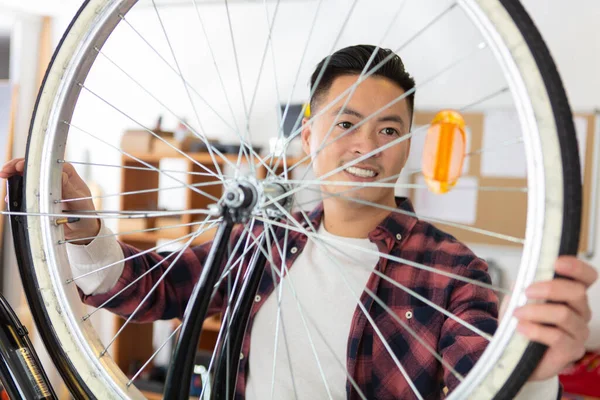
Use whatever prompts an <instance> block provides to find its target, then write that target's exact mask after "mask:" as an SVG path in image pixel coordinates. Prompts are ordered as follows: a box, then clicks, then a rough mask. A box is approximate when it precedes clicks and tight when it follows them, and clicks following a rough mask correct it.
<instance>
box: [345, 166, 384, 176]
mask: <svg viewBox="0 0 600 400" xmlns="http://www.w3.org/2000/svg"><path fill="white" fill-rule="evenodd" d="M346 171H348V172H349V173H351V174H352V175H356V176H360V177H361V178H372V177H374V176H375V175H377V174H376V173H375V172H373V171H371V170H368V169H362V168H357V167H348V168H346Z"/></svg>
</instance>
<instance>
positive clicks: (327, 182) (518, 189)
mask: <svg viewBox="0 0 600 400" xmlns="http://www.w3.org/2000/svg"><path fill="white" fill-rule="evenodd" d="M286 183H292V184H302V185H318V186H321V185H326V186H358V187H361V188H372V187H383V188H401V189H427V188H428V186H427V185H425V184H418V183H385V182H352V181H330V180H324V181H314V180H293V179H292V180H289V179H288V180H286ZM452 190H480V191H485V192H527V188H526V187H500V186H479V185H471V186H460V185H457V186H454V187H453V188H452Z"/></svg>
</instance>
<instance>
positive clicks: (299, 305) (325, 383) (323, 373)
mask: <svg viewBox="0 0 600 400" xmlns="http://www.w3.org/2000/svg"><path fill="white" fill-rule="evenodd" d="M256 219H257V220H258V219H259V218H256ZM267 222H268V221H267ZM260 251H261V252H262V253H263V255H265V257H266V258H267V261H268V262H269V263H271V265H273V264H274V261H273V259H272V258H270V257H269V254H267V252H265V251H264V250H263V249H260ZM275 271H276V270H275ZM277 272H278V271H277ZM287 272H288V271H287V267H286V275H287V276H288V282H289V284H290V287H291V289H292V294H293V295H294V299H295V300H296V306H297V307H298V311H299V314H300V319H301V320H302V325H303V327H304V330H305V331H306V334H307V338H308V341H309V343H310V347H311V351H312V353H313V355H314V357H315V360H316V362H317V368H318V370H319V374H320V375H321V379H322V381H323V385H324V386H325V390H326V391H327V395H328V396H329V398H330V399H332V396H331V391H330V389H329V385H328V384H327V379H326V378H325V372H324V370H323V366H322V365H321V361H320V360H319V356H318V354H317V351H316V347H315V344H314V341H313V339H312V335H311V334H310V330H309V329H308V324H307V321H306V317H305V315H304V312H303V311H302V306H301V304H300V302H299V301H298V299H297V296H296V293H295V291H294V289H293V283H292V281H291V278H290V277H289V274H288V273H287ZM281 279H283V277H281Z"/></svg>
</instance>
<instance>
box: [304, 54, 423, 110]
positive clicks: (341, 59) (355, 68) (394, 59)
mask: <svg viewBox="0 0 600 400" xmlns="http://www.w3.org/2000/svg"><path fill="white" fill-rule="evenodd" d="M375 50H377V53H376V55H375V57H374V58H373V60H372V61H371V64H370V65H369V68H368V70H367V72H369V71H371V70H372V69H373V68H374V67H376V66H378V65H379V64H380V63H382V62H383V61H384V60H385V59H386V58H387V57H389V59H388V60H386V61H385V63H384V64H383V65H382V66H380V67H379V68H378V69H377V71H375V72H374V73H373V75H372V76H380V77H384V78H387V79H389V80H391V81H393V82H394V83H396V84H397V85H398V86H400V87H401V88H402V89H403V90H404V91H405V92H408V91H409V90H411V89H413V88H414V87H415V80H414V79H413V77H412V76H411V75H410V74H409V73H408V72H407V71H406V69H405V68H404V63H403V62H402V59H401V58H400V56H399V55H397V54H394V52H393V51H392V50H390V49H384V48H377V47H375V46H372V45H367V44H361V45H356V46H350V47H345V48H343V49H341V50H338V51H336V52H335V53H333V54H332V55H331V57H330V58H329V62H328V64H327V66H326V67H325V72H324V73H323V76H322V78H321V80H320V82H319V84H318V86H317V87H316V88H315V84H316V81H317V78H318V76H319V74H320V73H321V70H322V69H323V66H324V65H325V62H326V60H327V57H326V58H324V59H323V60H321V62H320V63H319V64H318V65H317V67H316V68H315V71H314V72H313V74H312V76H311V78H310V90H311V93H313V95H312V97H311V99H310V108H311V110H315V109H316V107H317V103H318V101H319V100H320V99H321V98H322V97H323V96H324V95H325V93H326V92H327V91H328V90H329V89H331V85H333V81H334V80H335V79H336V78H338V77H340V76H347V75H359V74H360V73H361V72H362V71H363V69H365V66H366V65H367V63H368V62H369V59H370V58H371V56H372V55H373V53H374V52H375ZM390 54H393V55H392V56H390ZM406 102H407V103H408V111H409V112H410V114H411V116H412V113H413V110H414V104H415V92H414V91H413V92H412V93H410V94H409V95H407V96H406Z"/></svg>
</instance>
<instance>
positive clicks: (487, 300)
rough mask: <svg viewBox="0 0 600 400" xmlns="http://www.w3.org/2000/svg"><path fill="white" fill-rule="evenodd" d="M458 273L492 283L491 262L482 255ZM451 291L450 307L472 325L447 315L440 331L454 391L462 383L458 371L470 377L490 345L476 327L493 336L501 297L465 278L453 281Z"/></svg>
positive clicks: (447, 378) (447, 381)
mask: <svg viewBox="0 0 600 400" xmlns="http://www.w3.org/2000/svg"><path fill="white" fill-rule="evenodd" d="M457 272H458V273H459V275H461V276H463V277H465V278H468V279H470V280H475V281H479V282H482V283H487V284H490V283H491V279H490V276H489V274H488V273H487V264H486V263H485V261H483V260H482V259H480V258H474V259H472V261H471V262H470V263H469V264H468V266H467V267H464V266H463V267H460V269H458V270H457ZM448 292H449V294H448V300H447V307H446V309H447V310H448V311H449V312H451V313H452V314H454V315H455V316H456V317H458V319H460V320H462V321H464V322H466V323H468V324H469V325H470V326H467V325H466V324H464V323H461V322H459V321H457V320H455V319H452V318H446V320H445V321H444V323H443V325H442V329H441V332H440V341H439V344H438V350H439V353H440V355H441V356H442V358H443V359H444V360H445V361H447V365H449V366H451V367H452V368H453V369H450V368H446V367H444V383H445V385H446V387H447V388H448V389H449V390H450V391H452V390H454V388H455V387H456V386H458V384H459V383H460V380H459V379H458V378H457V377H456V374H457V373H458V374H460V375H462V376H466V375H467V373H468V372H469V371H470V370H471V368H472V367H473V366H474V365H475V363H476V362H477V361H478V360H479V358H480V357H481V354H483V352H484V350H485V349H486V347H487V345H488V344H489V342H488V339H486V338H485V337H484V336H482V335H481V334H480V333H478V332H477V331H475V330H474V329H473V328H475V329H477V330H478V331H480V332H483V333H484V334H488V335H490V336H491V335H493V334H494V333H495V331H496V329H497V327H498V297H497V296H496V294H495V293H494V291H493V290H491V289H487V288H484V287H481V286H479V285H475V284H472V283H468V282H464V281H462V280H460V281H459V280H453V281H452V283H451V286H450V287H449V291H448Z"/></svg>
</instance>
